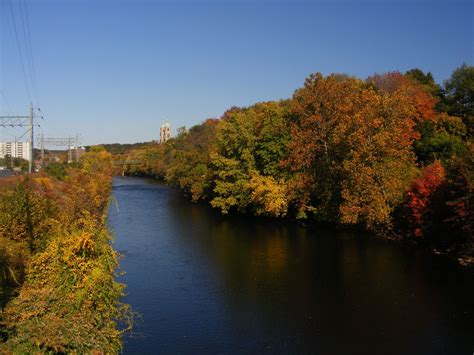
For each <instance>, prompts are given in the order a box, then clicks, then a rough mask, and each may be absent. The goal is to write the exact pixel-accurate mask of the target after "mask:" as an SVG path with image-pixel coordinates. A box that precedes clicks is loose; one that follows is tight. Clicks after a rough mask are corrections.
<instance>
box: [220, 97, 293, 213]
mask: <svg viewBox="0 0 474 355" xmlns="http://www.w3.org/2000/svg"><path fill="white" fill-rule="evenodd" d="M287 112H288V109H287V103H286V102H266V103H259V104H256V105H254V106H251V107H249V108H246V109H234V110H231V111H229V112H227V113H226V114H225V115H224V117H223V118H222V119H221V121H220V122H219V125H218V129H217V151H216V152H215V153H213V154H212V156H211V158H212V163H213V168H214V171H215V178H214V183H215V187H214V190H213V191H214V197H213V199H212V200H211V204H212V205H213V206H214V207H216V208H219V209H220V210H221V211H222V212H223V213H227V212H228V211H229V210H230V209H232V208H235V209H237V210H240V211H246V210H248V209H251V210H253V211H254V212H255V213H257V214H265V215H272V216H282V215H285V214H286V210H287V200H286V194H285V184H286V183H285V181H284V177H283V175H284V173H283V170H282V168H281V165H280V162H281V160H283V159H284V158H285V157H286V154H287V153H286V152H287V142H288V141H289V129H288V124H287V120H288V113H287ZM263 181H264V187H263V186H259V183H258V182H263ZM257 188H258V191H256V189H257ZM270 196H278V201H279V202H278V203H277V204H276V205H274V204H272V203H271V200H272V197H270Z"/></svg>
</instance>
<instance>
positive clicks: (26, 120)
mask: <svg viewBox="0 0 474 355" xmlns="http://www.w3.org/2000/svg"><path fill="white" fill-rule="evenodd" d="M34 110H38V111H39V112H41V110H40V109H39V108H35V107H33V105H30V113H29V115H28V116H15V115H10V116H0V127H28V131H29V133H30V159H29V162H28V172H29V173H30V174H31V173H32V172H33V160H34V158H33V144H34V139H33V127H34V126H38V127H39V125H35V124H34V122H33V121H34V119H35V118H37V117H40V118H41V119H42V118H43V116H39V115H35V113H34Z"/></svg>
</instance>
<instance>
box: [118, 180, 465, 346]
mask: <svg viewBox="0 0 474 355" xmlns="http://www.w3.org/2000/svg"><path fill="white" fill-rule="evenodd" d="M113 195H114V197H115V199H116V201H117V204H118V209H117V208H116V206H115V204H111V208H110V212H109V225H110V227H111V229H112V230H113V232H114V234H115V239H116V241H115V245H114V247H115V248H116V249H118V250H120V251H121V252H122V254H124V258H123V259H122V260H121V263H120V264H121V270H122V271H125V272H126V274H125V275H124V276H122V277H120V281H121V282H123V283H125V284H127V289H126V291H127V296H126V297H125V300H124V301H125V302H127V303H129V304H131V305H132V307H133V308H134V309H135V310H136V311H139V312H140V313H141V314H142V317H143V321H142V322H140V323H139V324H138V325H137V326H136V327H135V331H134V334H132V336H131V337H130V336H128V337H126V338H125V339H124V352H125V353H169V354H177V353H189V354H196V353H203V354H216V353H219V354H221V353H290V354H296V353H321V354H448V353H449V354H457V353H459V354H462V353H464V354H469V355H470V354H472V353H473V351H474V340H473V339H474V325H473V324H474V301H473V300H474V276H473V275H472V274H470V273H467V272H465V271H464V270H462V269H461V268H460V267H458V266H457V265H456V264H454V263H453V262H451V261H450V260H447V259H445V258H443V257H440V256H435V255H432V254H430V253H427V252H424V251H420V250H413V249H409V248H406V247H402V246H400V245H397V244H392V243H389V242H386V241H381V240H377V239H374V238H370V237H368V236H364V235H356V234H354V233H343V232H340V231H331V230H310V229H307V228H304V227H301V226H299V225H296V224H293V223H289V222H275V221H269V220H263V219H258V218H248V217H243V216H233V217H223V216H220V215H219V214H218V213H217V212H216V211H214V210H212V209H211V208H209V207H208V206H207V205H205V204H193V203H191V202H189V201H188V200H186V199H185V198H183V197H182V196H180V194H179V192H177V191H174V190H172V189H170V188H168V187H166V186H165V185H162V184H157V183H154V182H152V181H151V180H146V179H139V178H115V179H114V190H113Z"/></svg>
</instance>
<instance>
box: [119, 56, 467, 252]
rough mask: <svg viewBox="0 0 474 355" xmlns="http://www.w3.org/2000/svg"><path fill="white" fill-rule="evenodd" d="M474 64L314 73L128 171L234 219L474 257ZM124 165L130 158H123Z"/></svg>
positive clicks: (141, 152) (145, 153) (157, 149)
mask: <svg viewBox="0 0 474 355" xmlns="http://www.w3.org/2000/svg"><path fill="white" fill-rule="evenodd" d="M473 97H474V68H473V67H470V66H467V65H462V66H461V67H459V68H458V69H456V70H455V71H454V72H453V75H452V77H451V78H450V79H449V80H447V81H446V83H445V85H444V86H440V85H438V84H437V83H436V82H435V81H434V79H433V76H432V75H431V73H424V72H423V71H421V70H419V69H413V70H410V71H408V72H406V73H405V74H402V73H399V72H391V73H385V74H375V75H373V76H371V77H369V78H368V79H367V80H365V81H364V80H360V79H358V78H354V77H350V76H347V75H341V74H332V75H329V76H326V77H324V76H323V75H321V74H319V73H317V74H312V75H310V76H309V77H308V78H307V79H306V81H305V83H304V86H303V87H302V88H299V89H297V90H296V91H295V93H294V94H293V96H292V98H290V99H289V100H284V101H279V102H264V103H258V104H255V105H253V106H251V107H246V108H236V107H233V108H231V109H229V110H228V111H227V112H225V113H224V115H223V116H222V117H221V118H220V119H219V120H216V119H209V120H206V121H205V122H204V123H202V124H201V125H197V126H195V127H193V128H191V129H190V130H189V131H186V130H181V131H180V134H179V135H178V136H177V137H176V138H174V139H171V140H170V141H168V142H166V143H165V144H156V143H155V144H150V145H148V146H145V147H142V148H140V149H136V150H132V151H131V152H130V153H128V154H127V156H126V160H130V161H133V160H136V161H138V162H139V164H138V165H135V166H129V167H125V172H126V173H128V174H141V173H144V174H147V175H151V176H155V177H158V178H162V179H165V180H166V181H167V182H168V183H170V184H171V185H173V186H176V187H178V188H180V189H182V190H183V191H184V192H185V193H186V194H187V195H189V196H190V197H191V198H192V200H193V201H197V200H200V199H204V200H208V201H209V202H210V204H211V205H212V206H213V207H215V208H217V209H219V210H220V211H221V212H222V213H229V212H232V211H237V212H243V213H252V214H255V215H266V216H272V217H278V218H281V217H284V216H286V217H290V218H297V219H302V220H308V221H320V222H330V223H336V224H338V225H343V226H352V227H360V228H365V229H368V230H372V231H376V232H380V233H383V234H384V235H390V236H399V237H404V238H411V239H412V240H414V241H419V242H423V243H427V244H428V245H430V246H431V247H434V248H437V249H439V250H443V251H445V252H449V253H452V254H453V255H457V256H460V255H462V256H466V257H469V256H470V257H473V256H474V255H473V253H474V241H473V231H474V221H473V212H472V211H473V209H474V208H473V200H472V199H473V187H474V182H473V178H474V173H473V160H474V155H473V154H474V149H473V142H472V140H473V135H472V133H473V130H472V122H473V119H474V112H473V100H474V99H473ZM122 159H123V157H122Z"/></svg>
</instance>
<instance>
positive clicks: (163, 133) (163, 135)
mask: <svg viewBox="0 0 474 355" xmlns="http://www.w3.org/2000/svg"><path fill="white" fill-rule="evenodd" d="M170 138H171V125H170V123H169V122H165V123H163V124H162V125H161V127H160V143H164V142H166V141H167V140H168V139H170Z"/></svg>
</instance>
